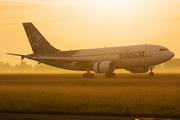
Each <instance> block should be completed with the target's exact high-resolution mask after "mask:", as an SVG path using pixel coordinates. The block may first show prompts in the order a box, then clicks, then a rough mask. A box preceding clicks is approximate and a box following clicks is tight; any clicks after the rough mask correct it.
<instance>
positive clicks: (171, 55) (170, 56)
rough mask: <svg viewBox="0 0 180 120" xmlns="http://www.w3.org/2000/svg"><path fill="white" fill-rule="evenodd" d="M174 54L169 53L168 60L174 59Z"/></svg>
mask: <svg viewBox="0 0 180 120" xmlns="http://www.w3.org/2000/svg"><path fill="white" fill-rule="evenodd" d="M174 55H175V54H174V53H173V52H171V51H169V54H168V59H169V60H170V59H171V58H173V57H174Z"/></svg>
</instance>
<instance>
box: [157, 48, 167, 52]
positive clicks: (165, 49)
mask: <svg viewBox="0 0 180 120" xmlns="http://www.w3.org/2000/svg"><path fill="white" fill-rule="evenodd" d="M159 51H169V50H168V49H167V48H161V49H159Z"/></svg>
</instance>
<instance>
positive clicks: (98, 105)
mask: <svg viewBox="0 0 180 120" xmlns="http://www.w3.org/2000/svg"><path fill="white" fill-rule="evenodd" d="M179 99H180V74H155V76H154V77H149V76H148V74H117V77H116V78H105V77H104V75H103V74H96V75H95V78H82V74H44V73H41V74H39V73H38V74H32V73H31V74H29V73H28V74H27V73H26V74H17V73H16V74H7V73H3V74H2V73H1V74H0V113H1V114H0V117H1V118H2V117H4V118H7V119H9V118H10V119H11V118H17V119H24V118H26V117H32V119H37V118H41V119H47V118H48V119H56V118H57V119H65V120H78V119H88V120H91V119H97V120H101V119H114V120H116V119H121V120H123V119H124V120H135V119H136V118H139V117H140V118H142V117H143V118H144V117H145V118H154V117H155V118H156V119H157V118H158V120H159V119H160V118H166V120H168V119H169V118H170V119H171V120H177V119H175V118H178V117H180V104H179ZM14 113H18V114H14ZM109 116H121V117H109ZM127 116H128V117H127ZM134 116H135V117H134ZM136 116H137V117H136ZM148 120H151V119H148Z"/></svg>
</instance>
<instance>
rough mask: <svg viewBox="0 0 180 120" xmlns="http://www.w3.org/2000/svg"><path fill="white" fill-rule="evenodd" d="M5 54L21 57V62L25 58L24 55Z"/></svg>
mask: <svg viewBox="0 0 180 120" xmlns="http://www.w3.org/2000/svg"><path fill="white" fill-rule="evenodd" d="M6 54H8V55H15V56H21V60H23V59H24V58H25V57H26V55H21V54H14V53H6Z"/></svg>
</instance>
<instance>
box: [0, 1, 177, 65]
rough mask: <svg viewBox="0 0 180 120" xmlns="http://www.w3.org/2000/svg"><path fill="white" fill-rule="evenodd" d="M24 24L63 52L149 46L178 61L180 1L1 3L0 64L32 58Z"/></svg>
mask: <svg viewBox="0 0 180 120" xmlns="http://www.w3.org/2000/svg"><path fill="white" fill-rule="evenodd" d="M23 22H32V23H33V24H34V25H35V26H36V27H37V28H38V29H39V30H40V32H41V33H42V34H43V35H44V37H45V38H46V39H47V40H48V41H49V42H50V43H51V44H52V45H53V46H55V47H56V48H58V49H60V50H69V49H83V48H93V47H103V46H116V45H125V44H144V43H148V44H158V45H163V46H166V47H168V48H169V49H170V50H171V51H173V52H174V53H175V54H176V55H175V57H176V58H180V51H179V45H180V0H0V41H1V43H0V61H3V62H9V63H11V64H13V65H14V64H19V62H20V57H16V56H8V55H6V54H5V53H8V52H10V53H19V54H30V53H32V50H31V47H30V44H29V42H28V39H27V37H26V34H25V32H24V28H23V26H22V23H23ZM25 61H26V62H27V63H32V64H35V63H36V62H31V61H30V60H25Z"/></svg>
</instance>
